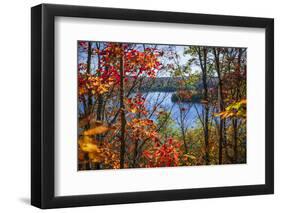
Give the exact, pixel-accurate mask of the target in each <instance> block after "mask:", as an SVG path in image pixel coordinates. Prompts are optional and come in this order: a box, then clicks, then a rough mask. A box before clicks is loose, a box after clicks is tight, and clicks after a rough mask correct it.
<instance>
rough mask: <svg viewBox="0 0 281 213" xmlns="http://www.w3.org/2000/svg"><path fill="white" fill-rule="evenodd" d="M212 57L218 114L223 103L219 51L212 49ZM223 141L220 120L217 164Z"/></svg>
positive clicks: (222, 121)
mask: <svg viewBox="0 0 281 213" xmlns="http://www.w3.org/2000/svg"><path fill="white" fill-rule="evenodd" d="M213 52H214V56H215V67H216V71H217V75H218V107H219V112H222V111H224V103H223V93H222V79H221V70H220V59H219V55H220V52H219V50H218V51H217V50H216V48H214V49H213ZM223 140H224V120H223V119H222V118H220V125H219V164H222V146H223Z"/></svg>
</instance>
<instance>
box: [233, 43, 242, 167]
mask: <svg viewBox="0 0 281 213" xmlns="http://www.w3.org/2000/svg"><path fill="white" fill-rule="evenodd" d="M241 55H242V49H241V48H239V52H238V59H237V63H238V72H239V73H240V66H241ZM237 84H239V83H237ZM235 99H236V101H238V100H239V85H237V88H236V97H235ZM232 125H233V141H234V148H233V149H234V162H235V163H237V161H238V135H237V133H238V130H237V118H233V119H232Z"/></svg>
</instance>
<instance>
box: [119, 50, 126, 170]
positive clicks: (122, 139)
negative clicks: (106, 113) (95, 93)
mask: <svg viewBox="0 0 281 213" xmlns="http://www.w3.org/2000/svg"><path fill="white" fill-rule="evenodd" d="M123 60H124V58H123V55H122V56H120V91H119V93H120V94H119V99H120V119H121V130H120V131H121V135H120V142H121V146H120V168H121V169H122V168H124V162H125V128H126V117H125V106H124V76H123V75H124V73H123V72H124V69H123V68H124V67H123V66H124V61H123Z"/></svg>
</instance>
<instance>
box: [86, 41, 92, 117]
mask: <svg viewBox="0 0 281 213" xmlns="http://www.w3.org/2000/svg"><path fill="white" fill-rule="evenodd" d="M91 59H92V42H90V41H89V42H88V57H87V73H88V74H91V61H92V60H91ZM87 100H88V104H87V112H86V114H87V115H89V114H90V113H91V108H92V105H93V103H92V94H91V92H89V93H88V99H87Z"/></svg>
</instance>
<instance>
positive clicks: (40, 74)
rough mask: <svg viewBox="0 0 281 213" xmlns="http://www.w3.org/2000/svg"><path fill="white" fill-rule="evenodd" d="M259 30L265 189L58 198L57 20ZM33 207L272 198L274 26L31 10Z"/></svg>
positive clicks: (213, 18) (123, 12) (126, 12)
mask: <svg viewBox="0 0 281 213" xmlns="http://www.w3.org/2000/svg"><path fill="white" fill-rule="evenodd" d="M58 16H63V17H81V18H101V19H112V20H132V21H147V22H164V23H182V24H200V25H217V26H237V27H251V28H263V29H265V32H266V41H265V43H266V48H265V61H266V64H265V74H266V75H265V76H266V78H265V85H266V97H265V98H266V106H265V107H266V110H265V114H266V118H265V121H266V124H265V126H266V128H265V131H266V136H265V184H261V185H246V186H225V187H214V188H198V189H177V190H164V191H144V192H130V193H112V194H94V195H78V196H77V195H73V196H61V197H56V196H55V195H54V189H55V182H54V177H55V171H54V163H55V161H54V157H55V156H54V149H55V146H54V142H55V140H54V132H55V107H54V106H55V100H54V95H55V85H54V78H55V77H54V76H55V75H54V72H55V68H54V65H55V64H54V59H55V52H54V50H55V47H54V21H55V17H58ZM31 50H32V53H31V97H32V98H31V99H32V100H31V112H32V113H31V114H32V115H31V204H32V205H34V206H37V207H39V208H43V209H46V208H60V207H75V206H90V205H106V204H121V203H138V202H153V201H169V200H182V199H198V198H217V197H228V196H246V195H260V194H272V193H274V20H273V19H270V18H253V17H239V16H222V15H207V14H193V13H176V12H164V11H147V10H131V9H113V8H102V7H86V6H66V5H53V4H41V5H38V6H35V7H33V8H32V9H31Z"/></svg>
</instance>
